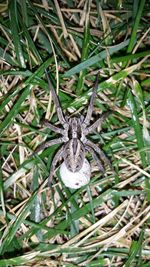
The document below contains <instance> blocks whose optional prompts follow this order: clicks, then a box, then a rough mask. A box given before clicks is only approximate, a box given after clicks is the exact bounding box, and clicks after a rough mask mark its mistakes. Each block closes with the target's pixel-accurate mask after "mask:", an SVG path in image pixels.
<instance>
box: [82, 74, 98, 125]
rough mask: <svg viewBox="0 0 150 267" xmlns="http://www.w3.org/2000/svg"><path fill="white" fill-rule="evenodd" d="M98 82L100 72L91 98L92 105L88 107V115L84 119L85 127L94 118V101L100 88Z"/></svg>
mask: <svg viewBox="0 0 150 267" xmlns="http://www.w3.org/2000/svg"><path fill="white" fill-rule="evenodd" d="M98 81H99V72H98V74H97V76H96V81H95V84H94V87H93V92H92V95H91V98H90V103H89V106H88V110H87V114H86V117H85V119H84V124H85V125H89V123H90V120H91V117H92V112H93V105H94V100H95V97H96V91H97V88H98Z"/></svg>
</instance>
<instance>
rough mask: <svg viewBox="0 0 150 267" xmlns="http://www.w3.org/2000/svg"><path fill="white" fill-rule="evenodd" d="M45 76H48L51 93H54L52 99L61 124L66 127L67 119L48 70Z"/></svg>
mask: <svg viewBox="0 0 150 267" xmlns="http://www.w3.org/2000/svg"><path fill="white" fill-rule="evenodd" d="M45 74H46V77H47V80H48V85H49V88H50V91H51V93H52V98H53V101H54V104H55V106H56V111H57V115H58V119H59V122H60V123H61V124H62V125H64V124H66V120H65V117H64V114H63V111H62V108H61V106H60V103H59V99H58V96H57V94H56V92H55V89H54V87H53V85H52V83H51V81H50V78H49V75H48V71H47V70H45Z"/></svg>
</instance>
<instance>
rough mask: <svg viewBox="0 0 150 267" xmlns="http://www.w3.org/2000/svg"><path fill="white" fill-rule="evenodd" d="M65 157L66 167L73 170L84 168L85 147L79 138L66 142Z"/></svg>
mask: <svg viewBox="0 0 150 267" xmlns="http://www.w3.org/2000/svg"><path fill="white" fill-rule="evenodd" d="M63 158H64V161H65V164H66V167H67V168H68V170H70V171H71V172H78V171H79V170H80V169H81V168H82V165H83V162H84V158H85V149H84V146H83V144H82V143H81V141H80V140H79V139H77V138H72V139H71V140H70V141H69V142H67V143H66V145H65V147H64V153H63Z"/></svg>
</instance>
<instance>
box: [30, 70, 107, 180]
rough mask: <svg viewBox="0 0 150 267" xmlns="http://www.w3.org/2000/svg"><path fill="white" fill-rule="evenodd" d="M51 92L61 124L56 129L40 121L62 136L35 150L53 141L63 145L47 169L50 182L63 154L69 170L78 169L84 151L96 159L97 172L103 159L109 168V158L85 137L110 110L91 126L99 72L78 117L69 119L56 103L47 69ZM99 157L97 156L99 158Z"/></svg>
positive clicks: (45, 143)
mask: <svg viewBox="0 0 150 267" xmlns="http://www.w3.org/2000/svg"><path fill="white" fill-rule="evenodd" d="M45 73H46V76H47V79H48V84H49V88H50V91H51V92H52V98H53V101H54V103H55V105H56V111H57V115H58V119H59V122H60V124H61V125H62V128H58V127H56V126H54V125H52V124H51V123H49V122H48V121H46V120H45V121H44V122H43V124H44V125H45V126H47V127H48V128H49V129H51V130H52V131H54V132H56V133H58V134H60V135H62V137H59V138H56V139H53V140H50V141H46V142H44V143H42V144H41V145H39V146H38V147H37V148H36V150H35V151H34V154H36V153H37V152H39V151H40V150H42V149H44V148H46V147H49V146H52V145H55V144H61V143H63V144H62V146H61V148H60V149H59V150H58V151H57V153H56V154H55V156H54V158H53V161H52V165H51V170H50V176H49V182H51V180H52V177H53V174H54V171H55V167H56V164H57V162H58V160H59V159H60V158H61V157H62V158H63V160H64V162H65V164H66V167H67V169H68V170H69V171H71V172H79V171H80V169H81V168H82V166H83V162H84V160H85V154H86V152H90V153H91V154H92V156H93V158H94V160H95V161H96V163H97V165H98V167H99V169H100V171H102V172H104V167H103V165H102V162H105V163H106V164H107V165H109V167H110V168H111V169H112V165H111V163H110V161H109V159H108V158H107V157H106V155H105V154H104V152H103V151H102V150H101V149H100V148H99V147H98V146H97V145H96V144H94V143H93V142H92V141H90V140H89V139H88V138H87V137H86V136H87V135H88V134H90V133H91V132H93V131H94V130H95V129H96V128H97V127H98V126H99V125H101V124H102V122H103V121H104V120H105V119H106V118H107V117H108V115H109V114H110V112H109V111H108V112H105V113H103V114H102V116H101V117H100V118H99V119H98V120H97V121H96V122H94V123H93V124H91V125H90V120H91V117H92V111H93V104H94V100H95V96H96V90H97V87H98V78H99V74H98V75H97V78H96V82H95V85H94V87H93V92H92V95H91V99H90V103H89V106H88V109H87V113H86V116H85V117H84V116H81V117H80V118H77V117H73V118H68V117H67V116H64V114H63V111H62V109H61V106H60V104H59V100H58V97H57V95H56V92H55V90H54V88H53V86H52V84H51V81H50V79H49V76H48V73H47V71H45ZM98 156H99V157H98Z"/></svg>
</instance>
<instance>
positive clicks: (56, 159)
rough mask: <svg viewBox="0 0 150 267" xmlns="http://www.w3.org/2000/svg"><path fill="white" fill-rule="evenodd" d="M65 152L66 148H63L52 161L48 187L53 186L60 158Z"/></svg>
mask: <svg viewBox="0 0 150 267" xmlns="http://www.w3.org/2000/svg"><path fill="white" fill-rule="evenodd" d="M63 151H64V146H62V147H61V148H60V149H59V150H58V151H57V153H56V154H55V156H54V158H53V160H52V164H51V168H50V175H49V178H48V185H49V186H51V182H52V178H53V174H54V171H55V167H56V164H57V162H58V161H59V159H60V157H61V156H62V154H63Z"/></svg>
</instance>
